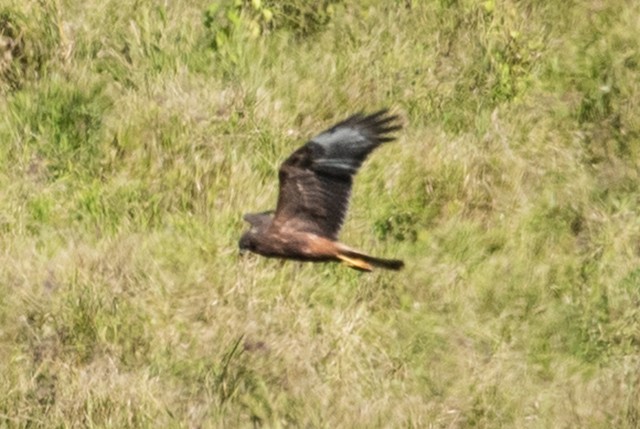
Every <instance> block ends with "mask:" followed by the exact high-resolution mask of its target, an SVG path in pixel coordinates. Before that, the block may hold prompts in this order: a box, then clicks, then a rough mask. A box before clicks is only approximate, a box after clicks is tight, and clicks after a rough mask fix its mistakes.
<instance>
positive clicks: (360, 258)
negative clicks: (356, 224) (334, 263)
mask: <svg viewBox="0 0 640 429" xmlns="http://www.w3.org/2000/svg"><path fill="white" fill-rule="evenodd" d="M338 259H340V260H341V261H343V262H344V263H345V264H347V266H349V267H350V268H354V269H356V270H360V271H372V270H373V267H378V268H385V269H387V270H395V271H397V270H400V269H402V267H404V262H402V261H400V260H398V259H382V258H376V257H373V256H369V255H365V254H364V253H360V252H358V251H356V250H352V249H341V250H340V253H338Z"/></svg>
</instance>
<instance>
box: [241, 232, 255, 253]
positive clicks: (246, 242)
mask: <svg viewBox="0 0 640 429" xmlns="http://www.w3.org/2000/svg"><path fill="white" fill-rule="evenodd" d="M255 233H256V231H255V228H251V229H250V230H248V231H247V232H245V233H244V234H242V237H240V241H238V247H239V248H240V254H241V255H242V254H245V253H246V252H253V251H255V249H256V243H255Z"/></svg>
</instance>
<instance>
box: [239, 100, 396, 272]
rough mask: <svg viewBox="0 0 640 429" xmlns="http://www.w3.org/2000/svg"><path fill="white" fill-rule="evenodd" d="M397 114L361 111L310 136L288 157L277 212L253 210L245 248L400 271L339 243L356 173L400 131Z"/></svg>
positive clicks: (281, 174)
mask: <svg viewBox="0 0 640 429" xmlns="http://www.w3.org/2000/svg"><path fill="white" fill-rule="evenodd" d="M396 120H397V116H394V115H388V114H387V111H386V110H381V111H379V112H376V113H374V114H372V115H369V116H364V115H362V114H357V115H354V116H351V117H350V118H348V119H346V120H345V121H342V122H340V123H338V124H336V125H335V126H333V127H332V128H330V129H328V130H326V131H324V132H323V133H321V134H319V135H318V136H316V137H314V138H313V139H311V140H310V141H309V142H307V143H306V144H305V145H304V146H302V147H300V148H299V149H298V150H296V151H295V152H293V153H292V154H291V156H289V158H287V160H285V161H284V163H283V164H282V166H281V167H280V171H279V179H280V193H279V196H278V203H277V207H276V210H275V212H263V213H250V214H247V215H245V216H244V219H245V220H246V221H247V222H249V223H250V224H251V228H250V229H249V231H247V232H245V233H244V234H243V236H242V238H241V239H240V242H239V246H240V249H241V250H249V251H252V252H254V253H258V254H260V255H263V256H267V257H278V258H286V259H295V260H301V261H314V262H326V261H342V262H344V263H346V264H347V265H348V266H350V267H352V268H355V269H359V270H364V271H371V269H372V267H373V266H378V267H382V268H387V269H394V270H398V269H400V268H402V267H403V266H404V263H403V262H402V261H399V260H387V259H381V258H375V257H372V256H369V255H366V254H364V253H361V252H359V251H357V250H354V249H351V248H349V247H347V246H345V245H344V244H342V243H340V242H338V241H337V238H338V232H339V231H340V228H341V227H342V223H343V221H344V218H345V216H346V213H347V208H348V204H349V196H350V194H351V187H352V183H353V176H354V175H355V174H356V173H357V171H358V169H359V168H360V166H361V165H362V163H363V162H364V160H365V159H366V158H367V156H368V155H369V154H370V153H371V152H372V151H373V150H374V149H375V148H376V147H378V146H379V145H380V144H382V143H385V142H389V141H391V140H393V138H392V137H390V136H389V135H388V134H389V133H391V132H393V131H397V130H399V129H400V126H399V125H397V124H396V123H395V121H396Z"/></svg>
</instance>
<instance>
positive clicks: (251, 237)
mask: <svg viewBox="0 0 640 429" xmlns="http://www.w3.org/2000/svg"><path fill="white" fill-rule="evenodd" d="M243 218H244V220H245V221H246V222H248V223H249V224H250V225H251V228H249V230H248V231H247V232H245V233H244V234H242V237H240V241H239V242H238V247H239V248H240V254H243V253H246V252H247V251H249V252H256V249H257V247H258V242H259V239H258V235H259V234H260V233H261V232H262V231H263V230H265V229H266V228H267V227H268V226H269V224H270V223H271V220H272V219H273V212H271V211H269V212H262V213H248V214H246V215H244V217H243Z"/></svg>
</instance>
